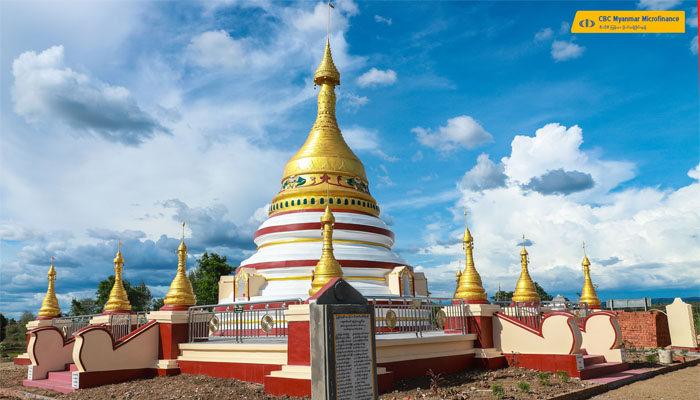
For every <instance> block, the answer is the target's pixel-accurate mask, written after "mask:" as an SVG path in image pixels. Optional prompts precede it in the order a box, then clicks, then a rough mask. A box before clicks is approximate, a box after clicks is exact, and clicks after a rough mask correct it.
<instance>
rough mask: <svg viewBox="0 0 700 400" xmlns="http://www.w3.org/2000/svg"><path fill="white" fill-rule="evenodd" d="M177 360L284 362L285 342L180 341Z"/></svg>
mask: <svg viewBox="0 0 700 400" xmlns="http://www.w3.org/2000/svg"><path fill="white" fill-rule="evenodd" d="M177 359H178V361H209V362H224V363H244V364H277V365H281V364H286V363H287V345H286V344H261V343H225V344H224V343H222V344H217V343H182V344H180V356H179V357H178V358H177Z"/></svg>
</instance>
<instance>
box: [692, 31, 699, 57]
mask: <svg viewBox="0 0 700 400" xmlns="http://www.w3.org/2000/svg"><path fill="white" fill-rule="evenodd" d="M690 52H691V53H693V54H695V55H697V54H698V35H695V37H694V38H693V40H691V41H690Z"/></svg>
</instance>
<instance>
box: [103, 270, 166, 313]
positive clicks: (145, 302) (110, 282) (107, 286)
mask: <svg viewBox="0 0 700 400" xmlns="http://www.w3.org/2000/svg"><path fill="white" fill-rule="evenodd" d="M122 284H123V285H124V290H126V295H127V297H128V298H129V303H131V310H132V311H148V310H150V306H151V299H152V298H153V296H151V290H150V289H149V288H148V286H146V283H144V281H141V283H139V284H138V285H136V286H134V287H132V286H131V282H129V281H128V280H126V279H122ZM113 286H114V275H110V276H109V277H108V278H107V279H105V280H103V281H101V282H100V283H99V284H98V285H97V292H95V296H96V298H95V306H96V308H97V310H103V309H104V307H105V304H107V300H109V293H110V292H111V291H112V287H113ZM98 312H99V311H98Z"/></svg>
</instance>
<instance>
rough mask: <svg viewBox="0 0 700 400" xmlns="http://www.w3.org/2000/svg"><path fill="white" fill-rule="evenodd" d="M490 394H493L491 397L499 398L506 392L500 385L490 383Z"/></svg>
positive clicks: (497, 399) (498, 399) (499, 399)
mask: <svg viewBox="0 0 700 400" xmlns="http://www.w3.org/2000/svg"><path fill="white" fill-rule="evenodd" d="M491 394H492V395H493V398H494V399H496V400H501V399H502V398H503V396H504V395H505V394H506V391H505V389H503V386H502V385H498V384H496V385H491Z"/></svg>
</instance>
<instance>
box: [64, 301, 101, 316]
mask: <svg viewBox="0 0 700 400" xmlns="http://www.w3.org/2000/svg"><path fill="white" fill-rule="evenodd" d="M100 312H102V309H101V308H98V307H97V302H96V301H95V299H93V298H92V297H85V298H82V299H80V300H78V299H76V298H75V297H73V299H72V300H71V301H70V312H69V315H72V316H76V315H90V314H98V313H100Z"/></svg>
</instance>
